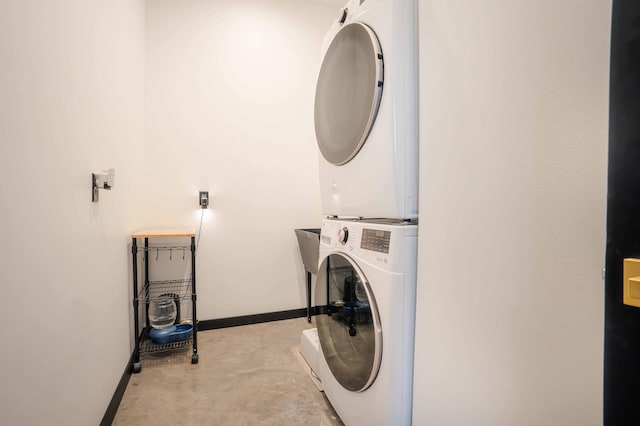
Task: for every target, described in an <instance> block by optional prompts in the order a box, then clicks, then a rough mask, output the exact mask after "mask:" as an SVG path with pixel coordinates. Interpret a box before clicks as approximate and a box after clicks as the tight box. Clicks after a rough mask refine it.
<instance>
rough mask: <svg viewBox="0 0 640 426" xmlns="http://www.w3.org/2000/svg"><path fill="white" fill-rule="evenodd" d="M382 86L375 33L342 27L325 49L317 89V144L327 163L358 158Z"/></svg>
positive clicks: (358, 25) (365, 28)
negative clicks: (356, 156)
mask: <svg viewBox="0 0 640 426" xmlns="http://www.w3.org/2000/svg"><path fill="white" fill-rule="evenodd" d="M382 81H383V63H382V50H381V49H380V43H379V42H378V38H377V37H376V35H375V33H374V32H373V30H372V29H371V28H369V27H368V26H366V25H364V24H362V23H358V22H356V23H351V24H348V25H345V26H344V27H343V28H342V29H341V30H340V31H339V32H338V33H337V34H336V36H335V38H334V39H333V41H332V42H331V44H330V45H329V48H328V49H327V53H326V54H325V57H324V60H323V62H322V67H321V68H320V75H319V77H318V85H317V87H316V100H315V111H314V119H315V128H316V139H317V141H318V147H319V148H320V152H322V155H323V156H324V158H325V159H326V160H327V161H328V162H330V163H332V164H335V165H342V164H345V163H347V162H349V161H350V160H351V159H352V158H353V157H355V155H356V154H357V153H358V151H359V150H360V148H361V147H362V145H363V144H364V142H365V140H366V139H367V137H368V136H369V132H370V131H371V127H372V126H373V123H374V121H375V119H376V114H377V113H378V107H379V106H380V100H381V97H382Z"/></svg>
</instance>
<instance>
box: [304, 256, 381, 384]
mask: <svg viewBox="0 0 640 426" xmlns="http://www.w3.org/2000/svg"><path fill="white" fill-rule="evenodd" d="M316 283H317V285H316V300H327V301H328V302H327V304H326V306H324V307H320V309H321V310H322V309H323V308H324V309H326V313H323V314H321V315H318V316H316V323H317V326H318V337H319V338H320V347H321V348H322V353H323V355H324V358H325V360H326V361H327V365H328V366H329V369H330V370H331V373H332V374H333V376H334V377H335V378H336V380H337V381H338V383H340V384H341V385H342V387H344V388H345V389H348V390H350V391H354V392H362V391H364V390H365V389H367V388H368V387H369V386H371V384H372V383H373V382H374V380H375V379H376V376H377V374H378V370H379V369H380V361H381V359H382V332H381V327H380V318H379V315H378V309H377V307H376V303H375V299H374V297H373V293H372V291H371V288H370V286H369V283H368V282H367V280H366V278H365V276H364V274H363V273H362V271H361V270H360V268H359V267H358V266H357V265H356V264H355V262H353V260H351V259H350V258H349V257H347V256H345V255H342V254H339V253H336V254H332V255H329V256H328V257H326V258H325V259H324V260H323V261H322V263H321V264H320V268H319V269H318V277H317V281H316Z"/></svg>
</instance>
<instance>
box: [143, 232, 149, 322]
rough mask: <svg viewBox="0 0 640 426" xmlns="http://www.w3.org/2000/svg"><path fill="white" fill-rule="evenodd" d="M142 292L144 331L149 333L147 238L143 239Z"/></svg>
mask: <svg viewBox="0 0 640 426" xmlns="http://www.w3.org/2000/svg"><path fill="white" fill-rule="evenodd" d="M144 252H145V256H144V291H145V295H144V296H145V298H144V300H145V306H144V307H145V309H144V317H145V324H144V327H145V330H147V331H149V330H150V329H151V323H150V322H149V238H145V239H144Z"/></svg>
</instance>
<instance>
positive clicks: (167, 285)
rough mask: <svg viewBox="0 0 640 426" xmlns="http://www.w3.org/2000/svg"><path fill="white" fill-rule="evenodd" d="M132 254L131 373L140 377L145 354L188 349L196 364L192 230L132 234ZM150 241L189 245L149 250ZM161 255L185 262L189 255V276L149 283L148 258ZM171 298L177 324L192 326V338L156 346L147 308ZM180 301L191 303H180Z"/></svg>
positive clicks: (194, 262)
mask: <svg viewBox="0 0 640 426" xmlns="http://www.w3.org/2000/svg"><path fill="white" fill-rule="evenodd" d="M131 237H132V244H131V254H132V272H133V322H134V336H136V337H135V339H134V340H135V347H134V354H133V365H132V370H133V372H134V373H139V372H140V371H141V370H142V364H141V361H140V355H141V354H145V353H159V352H167V351H174V350H179V349H183V350H184V349H185V348H188V347H189V346H191V347H192V348H193V354H192V355H191V363H192V364H197V363H198V337H197V316H196V299H197V297H196V246H195V230H193V229H146V230H142V231H139V232H136V233H134V234H132V236H131ZM139 238H143V239H144V246H143V247H138V239H139ZM150 238H176V239H179V238H182V239H184V238H189V239H190V240H191V244H190V245H178V244H176V245H166V246H154V247H150V246H149V239H150ZM160 251H169V256H170V259H171V258H172V257H173V256H180V257H182V259H186V256H187V253H188V254H189V255H190V263H191V276H190V277H189V278H187V279H176V280H161V281H152V280H150V279H149V258H150V257H152V256H154V254H155V258H156V260H157V259H158V254H159V252H160ZM139 252H142V253H143V257H142V267H143V274H142V277H143V279H144V281H143V283H142V285H138V280H139V275H138V253H139ZM166 297H170V298H173V299H174V301H175V302H176V309H177V315H176V321H175V322H176V323H190V324H192V325H193V334H192V336H191V337H190V338H188V339H185V340H181V341H177V342H170V343H164V344H155V343H153V342H152V341H151V338H150V330H151V325H150V323H149V314H148V312H149V304H150V303H151V302H153V301H154V300H159V299H160V298H166ZM183 301H186V302H190V303H182V302H183ZM141 303H143V304H144V307H145V310H144V312H145V314H144V317H145V322H144V326H143V327H142V328H141V327H140V325H141V321H140V307H141Z"/></svg>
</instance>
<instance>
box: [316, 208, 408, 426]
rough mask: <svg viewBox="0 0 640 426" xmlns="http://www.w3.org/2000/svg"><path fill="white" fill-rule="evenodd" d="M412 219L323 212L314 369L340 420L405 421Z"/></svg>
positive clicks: (368, 422) (365, 422)
mask: <svg viewBox="0 0 640 426" xmlns="http://www.w3.org/2000/svg"><path fill="white" fill-rule="evenodd" d="M417 235H418V230H417V226H416V225H409V224H398V223H397V222H394V221H388V220H386V221H383V220H380V221H376V222H363V221H358V220H352V221H345V220H332V219H325V220H324V222H323V224H322V231H321V234H320V257H319V265H320V267H319V270H318V276H317V281H316V305H317V306H316V309H317V311H319V312H320V314H318V315H317V316H316V324H317V327H318V336H319V339H320V348H321V350H320V354H319V362H318V367H317V371H316V373H317V374H318V376H319V378H320V380H322V385H323V387H324V391H325V395H326V396H327V398H328V399H329V401H330V402H331V405H333V407H334V409H335V411H336V413H337V414H338V415H339V416H340V418H341V419H342V421H343V422H344V423H345V424H346V425H347V426H358V425H385V426H387V425H394V426H396V425H398V426H401V425H410V424H411V407H412V405H411V404H412V375H413V346H414V344H413V339H414V321H415V294H416V256H417Z"/></svg>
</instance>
